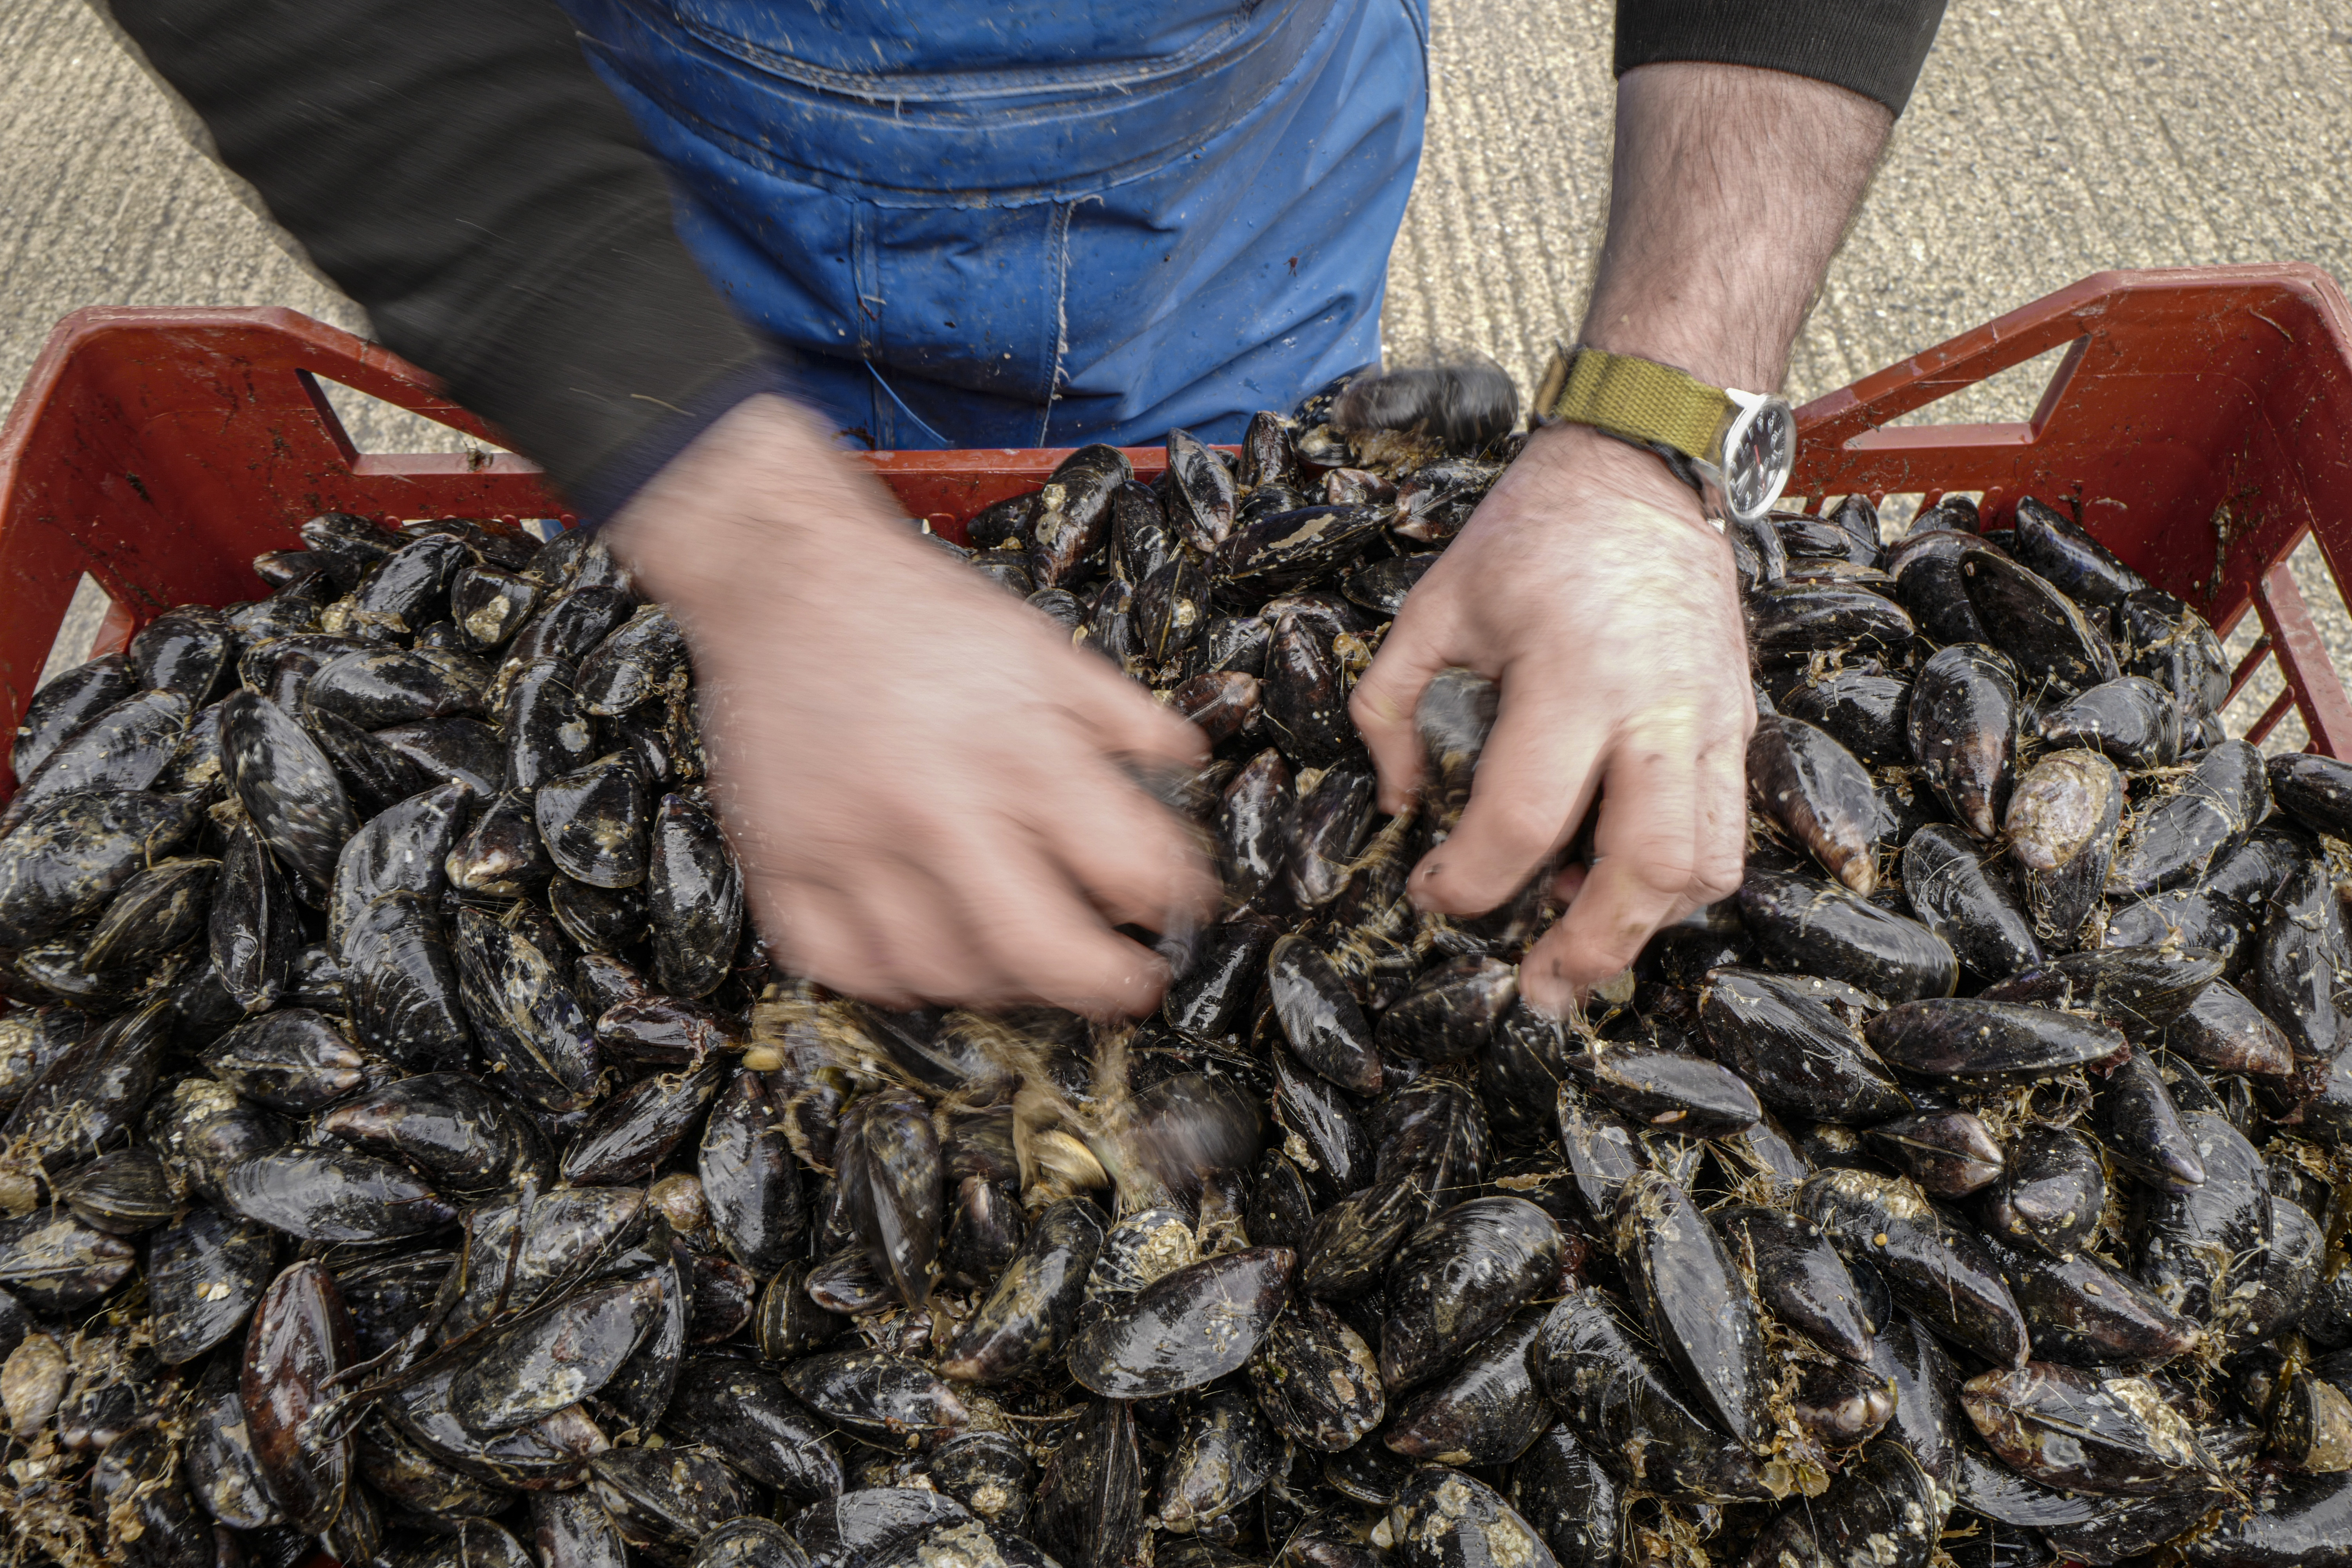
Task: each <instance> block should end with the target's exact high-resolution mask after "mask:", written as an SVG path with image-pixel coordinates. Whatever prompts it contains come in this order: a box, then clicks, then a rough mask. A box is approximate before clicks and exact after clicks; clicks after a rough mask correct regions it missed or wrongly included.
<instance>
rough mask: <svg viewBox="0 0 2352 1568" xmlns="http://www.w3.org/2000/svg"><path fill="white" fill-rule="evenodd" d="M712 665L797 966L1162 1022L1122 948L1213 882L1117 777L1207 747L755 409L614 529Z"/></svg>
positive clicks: (744, 845) (867, 986)
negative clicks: (1131, 931)
mask: <svg viewBox="0 0 2352 1568" xmlns="http://www.w3.org/2000/svg"><path fill="white" fill-rule="evenodd" d="M609 537H610V539H611V542H612V545H613V548H614V550H615V551H616V552H620V553H621V554H622V555H623V556H624V558H625V560H626V561H627V562H628V564H629V565H630V567H631V569H632V570H633V571H634V572H635V574H636V576H637V580H638V582H639V584H641V585H642V586H643V587H644V589H645V590H646V592H647V593H649V594H651V595H654V596H656V597H658V598H659V599H661V600H662V601H663V602H665V603H666V604H667V605H669V606H670V609H671V610H672V612H673V613H674V614H675V615H677V618H678V620H679V622H680V623H681V624H682V625H683V626H685V628H686V632H687V637H688V641H689V643H690V644H691V646H692V647H693V651H694V665H695V675H696V682H697V690H698V695H699V698H700V700H701V703H702V716H703V724H704V729H705V731H706V734H707V736H708V742H709V750H710V755H711V769H712V775H713V784H714V785H715V786H716V787H715V794H716V795H717V798H718V800H719V805H720V810H721V814H722V816H723V818H724V820H725V822H726V825H727V829H728V834H729V837H730V839H731V840H732V841H733V843H734V845H735V848H736V853H737V854H738V856H739V857H740V858H741V860H742V864H743V871H744V877H745V881H746V884H747V892H748V893H749V896H750V900H751V909H752V911H753V913H754V915H755V916H756V917H757V918H758V920H759V921H760V924H761V930H762V931H764V932H765V933H766V935H767V937H768V939H769V942H770V943H771V944H772V947H773V949H774V950H775V951H776V952H777V953H778V955H779V957H780V958H781V959H782V962H783V963H786V964H788V965H789V966H790V967H792V968H793V969H794V970H795V971H798V972H800V973H805V974H808V975H810V976H812V977H813V978H814V979H816V980H818V981H820V982H822V983H824V984H827V985H830V986H833V987H835V988H837V989H839V990H843V991H846V992H850V993H853V994H857V995H860V996H864V997H867V998H869V999H872V1000H875V1001H877V1002H882V1003H885V1004H888V1005H909V1004H912V1003H915V1002H940V1003H961V1004H969V1005H995V1004H1004V1003H1012V1002H1027V1001H1040V1002H1049V1003H1053V1004H1055V1005H1059V1006H1064V1007H1068V1008H1072V1009H1074V1010H1076V1011H1078V1012H1081V1013H1087V1014H1089V1015H1097V1016H1100V1015H1106V1014H1113V1013H1122V1014H1136V1013H1140V1012H1143V1011H1146V1010H1148V1009H1149V1008H1150V1006H1151V1005H1153V1004H1154V1003H1155V1002H1156V1001H1157V1000H1158V998H1159V995H1160V991H1161V989H1162V988H1163V987H1164V985H1165V984H1166V983H1167V978H1168V976H1167V971H1166V966H1165V965H1164V964H1163V963H1161V961H1160V959H1159V958H1158V957H1157V956H1156V955H1155V954H1153V953H1152V952H1150V951H1149V950H1147V949H1145V948H1143V947H1140V946H1138V945H1137V944H1136V943H1134V942H1129V941H1128V940H1127V939H1126V938H1125V937H1122V936H1120V935H1118V933H1116V932H1115V931H1112V930H1111V929H1110V928H1111V926H1112V924H1113V923H1133V924H1138V925H1142V926H1146V927H1149V928H1150V929H1152V930H1157V931H1166V930H1170V929H1171V927H1172V926H1174V925H1176V924H1179V923H1184V922H1191V921H1199V920H1201V919H1202V918H1204V917H1205V916H1207V915H1208V914H1209V913H1210V912H1212V911H1213V909H1214V907H1215V899H1216V887H1215V883H1214V880H1213V877H1212V876H1211V875H1210V873H1209V871H1208V869H1207V868H1206V867H1205V866H1204V865H1203V864H1202V861H1201V859H1200V857H1199V855H1198V853H1197V852H1196V850H1195V848H1194V847H1193V844H1192V840H1191V839H1190V838H1189V837H1187V834H1186V832H1185V830H1184V828H1183V826H1181V824H1180V823H1179V822H1178V821H1177V819H1176V818H1175V817H1174V816H1171V814H1170V813H1169V812H1167V811H1166V810H1165V809H1163V808H1162V807H1161V806H1160V805H1158V804H1157V803H1156V802H1154V801H1153V800H1152V799H1151V798H1150V797H1149V796H1148V795H1145V794H1144V793H1143V792H1142V791H1141V790H1140V789H1139V788H1138V787H1137V786H1136V785H1135V784H1133V783H1132V782H1131V780H1130V778H1129V774H1128V773H1126V772H1125V771H1124V767H1123V764H1129V763H1136V764H1141V765H1143V766H1145V767H1167V766H1171V765H1172V766H1178V767H1182V766H1192V765H1197V764H1198V763H1200V762H1201V761H1202V757H1203V755H1204V753H1205V748H1204V747H1203V745H1202V740H1201V736H1200V734H1199V732H1198V731H1195V730H1194V729H1193V728H1192V726H1191V725H1189V724H1186V723H1184V722H1183V721H1181V720H1179V719H1177V718H1176V717H1174V716H1173V715H1171V713H1169V712H1168V710H1165V709H1164V708H1161V707H1160V706H1159V705H1158V704H1157V703H1155V702H1153V701H1152V700H1151V699H1150V697H1149V696H1148V695H1147V694H1145V693H1144V692H1143V691H1142V690H1141V689H1139V688H1138V687H1137V686H1135V685H1134V684H1133V683H1131V682H1129V680H1127V679H1125V678H1123V677H1122V676H1120V675H1119V674H1118V671H1116V670H1115V669H1113V668H1111V667H1110V666H1109V665H1108V663H1106V662H1105V661H1103V660H1102V659H1100V658H1097V657H1096V656H1094V655H1092V654H1088V653H1087V652H1084V651H1083V650H1080V649H1078V648H1076V647H1072V646H1071V643H1070V640H1069V638H1068V637H1067V635H1066V633H1064V632H1063V631H1062V630H1061V629H1060V628H1059V627H1058V626H1055V625H1054V624H1053V623H1051V622H1050V621H1048V620H1047V619H1046V617H1045V616H1041V615H1039V614H1038V613H1037V612H1036V611H1034V610H1032V609H1030V608H1028V607H1027V606H1025V605H1023V604H1022V603H1021V602H1020V601H1019V600H1017V599H1015V598H1013V597H1012V596H1011V595H1008V594H1006V593H1005V592H1004V591H1003V589H1002V588H999V587H997V586H996V585H995V584H992V583H990V582H988V581H987V580H985V579H984V578H982V577H981V576H980V575H979V574H977V573H974V572H971V571H970V570H969V569H967V568H965V567H963V566H961V565H959V564H957V563H955V562H954V561H952V560H950V559H948V558H947V557H946V556H945V555H944V554H943V553H941V552H940V551H939V550H937V549H936V548H934V547H933V546H931V545H929V544H926V543H925V542H922V541H921V540H920V539H919V538H918V537H917V536H916V534H915V531H914V530H913V529H912V528H911V527H910V526H909V525H908V522H907V520H906V519H905V517H904V516H903V515H902V514H900V513H899V511H898V508H897V507H896V506H895V505H894V504H893V502H892V500H891V499H890V497H889V496H888V494H887V492H886V491H885V490H884V489H882V487H881V486H880V485H878V484H877V483H876V482H874V481H873V480H872V479H870V478H868V477H866V476H865V475H863V474H860V473H858V472H856V470H855V468H853V466H852V465H851V464H850V463H848V462H847V461H845V459H844V458H842V457H841V455H840V454H838V453H837V452H835V451H834V450H832V449H831V446H830V444H829V443H828V442H827V441H826V440H825V439H824V435H823V433H822V432H821V431H820V430H819V429H818V428H817V426H816V425H815V422H814V421H813V420H812V419H810V418H809V417H808V416H805V415H804V414H803V413H801V412H800V411H799V410H798V409H796V408H794V407H793V406H792V405H789V404H787V403H785V402H783V401H782V400H781V399H777V398H772V397H762V398H755V399H752V400H751V401H750V402H748V403H746V404H744V405H742V406H741V407H740V408H737V409H736V410H735V411H734V412H732V413H731V414H730V415H728V416H726V417H725V418H724V419H721V420H720V421H719V423H718V424H716V425H714V426H711V428H710V429H709V430H708V431H706V432H705V433H704V434H703V436H702V437H700V438H699V439H698V440H697V441H696V442H695V444H694V445H693V446H692V447H688V449H687V450H686V452H685V453H684V454H682V455H681V456H680V457H679V458H677V460H676V461H675V462H673V463H672V464H671V465H670V466H669V467H668V468H666V469H665V470H664V471H663V472H662V473H661V475H660V476H659V477H658V478H656V479H655V480H654V482H653V483H652V484H650V485H648V486H647V487H646V489H644V490H643V491H642V492H640V493H639V495H638V496H637V498H636V499H635V500H634V501H632V502H631V503H630V505H629V506H628V508H627V509H626V510H624V511H623V512H622V514H621V515H620V517H619V518H617V519H616V520H615V521H614V523H613V525H612V528H611V531H610V535H609Z"/></svg>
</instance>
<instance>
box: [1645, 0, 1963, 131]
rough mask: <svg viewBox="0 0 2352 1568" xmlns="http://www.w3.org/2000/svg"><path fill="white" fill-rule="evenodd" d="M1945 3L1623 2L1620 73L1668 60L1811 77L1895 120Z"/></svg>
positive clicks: (1894, 0) (1932, 0) (1886, 0)
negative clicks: (1881, 107)
mask: <svg viewBox="0 0 2352 1568" xmlns="http://www.w3.org/2000/svg"><path fill="white" fill-rule="evenodd" d="M1943 19H1944V0H1617V74H1618V75H1619V76H1623V75H1624V74H1625V73H1626V72H1627V71H1629V70H1632V69H1633V68H1634V67H1635V66H1650V65H1658V64H1661V63H1663V62H1664V61H1667V60H1700V61H1706V62H1707V63H1710V64H1715V65H1727V66H1757V67H1760V68H1763V69H1765V70H1776V71H1787V72H1789V73H1790V75H1792V76H1809V77H1811V78H1812V79H1814V80H1816V81H1825V82H1828V83H1830V84H1831V85H1832V86H1833V87H1842V88H1844V89H1847V90H1848V91H1850V92H1858V93H1860V94H1861V95H1862V96H1863V97H1864V98H1874V99H1876V100H1878V101H1879V102H1881V103H1883V104H1885V105H1886V107H1887V108H1888V109H1889V110H1893V111H1894V112H1895V113H1896V114H1900V113H1902V112H1903V106H1904V105H1905V104H1906V103H1907V102H1909V101H1910V99H1911V86H1912V84H1913V83H1914V82H1916V81H1917V80H1918V79H1919V68H1920V66H1921V65H1923V64H1925V63H1926V61H1927V50H1928V48H1929V47H1931V46H1932V45H1933V44H1934V43H1935V41H1936V27H1937V24H1938V23H1940V22H1941V21H1942V20H1943Z"/></svg>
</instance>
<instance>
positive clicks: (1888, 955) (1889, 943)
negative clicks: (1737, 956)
mask: <svg viewBox="0 0 2352 1568" xmlns="http://www.w3.org/2000/svg"><path fill="white" fill-rule="evenodd" d="M1739 913H1740V918H1741V920H1742V921H1744V922H1745V923H1746V925H1747V928H1748V934H1749V935H1750V936H1752V937H1753V938H1754V939H1755V941H1756V945H1757V947H1758V949H1759V951H1760V952H1762V953H1763V955H1764V959H1765V962H1766V963H1769V964H1771V965H1772V966H1773V967H1774V968H1776V969H1786V970H1794V971H1798V972H1800V973H1807V974H1816V975H1820V976H1822V977H1823V978H1825V979H1830V980H1838V981H1843V982H1845V983H1846V984H1850V985H1853V986H1857V987H1859V988H1861V989H1862V990H1864V991H1866V992H1868V993H1870V994H1872V995H1874V996H1883V997H1885V998H1886V999H1887V1000H1889V1001H1907V1000H1909V999H1911V998H1913V997H1919V996H1948V995H1950V994H1951V993H1952V989H1953V987H1954V986H1955V985H1956V984H1958V981H1959V963H1958V960H1957V959H1956V958H1955V957H1954V956H1953V953H1952V950H1951V948H1950V947H1949V946H1948V944H1947V943H1946V942H1945V941H1944V939H1943V938H1941V937H1939V936H1937V934H1936V933H1935V932H1934V931H1929V930H1928V929H1927V927H1926V926H1924V925H1921V924H1920V923H1919V922H1918V921H1913V920H1906V919H1905V918H1904V917H1903V916H1901V915H1898V914H1895V913H1892V912H1890V911H1888V910H1884V909H1881V908H1880V907H1879V906H1877V905H1876V904H1874V903H1872V902H1870V901H1869V900H1866V899H1863V898H1860V897H1858V896H1856V895H1855V894H1854V893H1853V890H1852V889H1847V888H1844V887H1841V886H1839V885H1837V884H1836V883H1832V882H1825V881H1822V879H1819V878H1815V877H1808V876H1805V875H1803V874H1801V873H1799V872H1790V871H1769V870H1763V869H1759V868H1754V867H1751V868H1749V870H1748V879H1747V880H1746V881H1745V882H1744V883H1742V884H1741V886H1740V889H1739Z"/></svg>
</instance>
